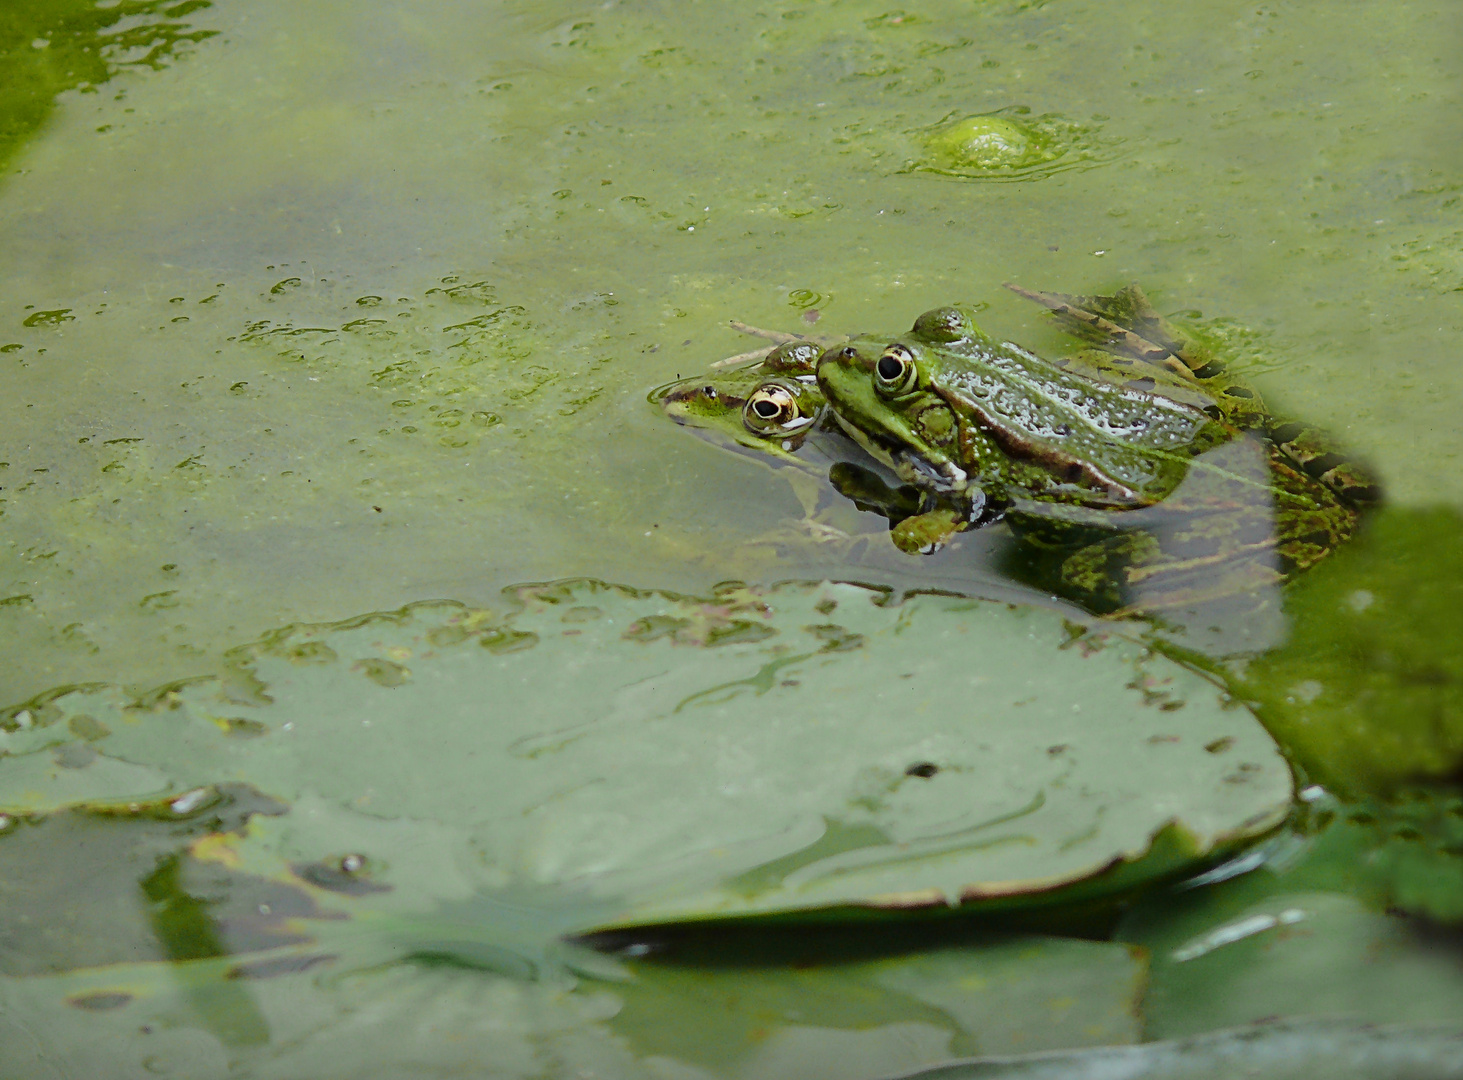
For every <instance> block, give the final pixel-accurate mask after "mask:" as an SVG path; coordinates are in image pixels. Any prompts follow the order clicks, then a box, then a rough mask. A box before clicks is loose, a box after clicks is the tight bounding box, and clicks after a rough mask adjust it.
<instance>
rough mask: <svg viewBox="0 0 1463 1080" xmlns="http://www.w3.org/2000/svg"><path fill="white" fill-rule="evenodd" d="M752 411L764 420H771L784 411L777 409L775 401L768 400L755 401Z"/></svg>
mask: <svg viewBox="0 0 1463 1080" xmlns="http://www.w3.org/2000/svg"><path fill="white" fill-rule="evenodd" d="M752 411H753V412H755V413H756V414H757V415H758V416H760V417H761V418H762V419H763V420H771V419H772V418H773V417H774V416H776V415H777V414H778V413H779V412H781V411H782V410H781V409H779V408H778V407H777V403H776V402H775V401H769V400H768V399H767V398H763V399H762V400H761V401H754V402H753V403H752Z"/></svg>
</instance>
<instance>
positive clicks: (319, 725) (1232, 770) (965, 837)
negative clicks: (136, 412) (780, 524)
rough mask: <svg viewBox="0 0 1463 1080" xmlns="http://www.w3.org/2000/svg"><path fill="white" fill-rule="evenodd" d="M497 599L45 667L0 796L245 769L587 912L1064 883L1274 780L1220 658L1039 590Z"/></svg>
mask: <svg viewBox="0 0 1463 1080" xmlns="http://www.w3.org/2000/svg"><path fill="white" fill-rule="evenodd" d="M509 600H510V606H511V608H512V610H511V611H510V613H508V614H506V615H502V616H498V615H494V614H492V613H489V612H486V611H481V610H472V609H468V608H465V607H462V606H460V605H457V604H451V603H446V602H441V603H431V604H420V605H415V606H412V607H409V608H405V609H402V610H401V611H398V612H393V613H386V614H378V615H371V616H365V617H362V618H359V619H355V620H350V621H348V622H344V623H338V624H332V625H324V626H301V627H296V628H291V629H289V630H287V631H284V632H281V633H279V634H276V635H272V636H271V637H269V638H268V639H266V640H264V641H262V642H260V643H258V644H256V645H253V646H250V647H248V648H247V649H243V650H239V651H238V652H237V653H236V654H235V656H234V667H233V670H232V672H231V674H229V675H227V676H224V677H221V678H217V679H208V680H202V681H199V682H195V683H191V684H187V685H179V686H174V687H170V688H162V689H160V690H159V691H156V692H154V693H152V694H150V695H144V696H143V697H140V698H139V697H135V696H130V695H127V694H124V693H122V692H121V691H120V690H118V689H115V688H92V689H79V690H74V691H70V692H64V693H59V694H55V695H46V696H43V697H42V698H39V699H37V700H36V701H34V702H32V703H31V704H30V705H29V706H25V707H21V708H18V709H12V710H10V711H9V712H8V713H7V714H5V715H4V716H0V726H3V728H4V730H5V733H4V734H3V735H0V740H3V741H0V748H3V749H5V750H6V751H8V753H7V754H6V756H4V757H0V807H6V808H8V809H10V810H12V811H44V810H47V809H51V808H54V807H56V806H58V805H64V804H66V803H67V802H70V801H74V800H75V799H76V798H77V797H78V796H77V793H78V791H79V790H81V789H84V788H85V787H86V786H87V784H88V783H89V782H90V783H92V784H93V785H94V787H95V790H91V791H86V792H85V797H88V798H129V797H130V798H136V797H140V796H143V795H153V794H157V793H159V789H166V790H170V791H188V790H191V789H193V788H196V787H199V786H202V785H206V784H210V783H216V782H221V781H228V782H246V783H249V784H252V785H253V786H254V787H255V788H257V789H258V790H260V791H263V792H267V793H268V794H269V795H271V796H273V797H276V798H280V799H284V800H286V801H287V802H290V803H298V802H300V801H301V800H307V799H311V798H318V799H320V800H322V802H323V804H325V805H335V806H339V807H342V808H343V809H346V810H349V811H350V812H352V813H354V814H358V815H366V816H369V817H370V818H373V819H381V818H400V819H411V820H415V821H421V822H430V821H438V822H445V823H448V824H450V825H451V826H452V828H453V829H454V830H455V831H456V835H457V836H458V837H459V841H460V846H459V848H458V851H457V860H458V863H459V864H460V867H461V868H462V871H461V872H462V874H463V875H465V876H466V877H467V879H468V880H469V881H470V883H471V887H472V889H474V890H477V891H480V892H489V893H491V892H494V891H496V890H510V891H511V890H523V891H525V895H531V896H535V897H538V898H539V900H536V901H534V903H539V902H544V895H545V894H546V892H547V893H553V894H554V895H559V896H561V897H569V896H572V897H576V898H577V900H576V901H575V904H576V906H577V907H578V909H579V910H580V912H581V917H582V918H583V920H584V921H583V922H582V924H581V925H579V926H578V927H577V929H583V930H587V929H592V928H595V927H606V926H626V925H636V924H646V923H659V922H673V921H680V920H696V919H706V918H718V917H746V916H762V917H786V916H789V915H795V914H801V915H817V916H820V917H846V916H848V915H850V914H853V913H855V912H864V913H876V912H890V911H893V912H909V911H927V910H928V911H947V910H950V909H951V908H953V907H956V906H963V907H966V908H970V909H980V910H1001V909H1010V908H1013V907H1025V906H1030V905H1032V904H1050V903H1059V902H1064V901H1070V900H1074V899H1078V898H1081V897H1085V896H1092V895H1100V894H1104V893H1112V892H1114V891H1118V890H1126V889H1130V888H1132V887H1133V886H1135V885H1137V884H1141V883H1142V882H1143V881H1145V880H1148V879H1151V878H1153V877H1156V876H1162V875H1168V874H1172V873H1174V872H1175V871H1178V870H1180V869H1182V868H1184V867H1188V866H1192V865H1193V864H1195V863H1196V862H1201V861H1204V860H1209V859H1213V858H1214V857H1216V856H1217V855H1219V854H1221V853H1223V852H1224V851H1226V850H1227V849H1229V848H1231V847H1233V846H1235V845H1238V844H1241V843H1243V842H1245V841H1247V840H1249V839H1251V838H1253V837H1255V836H1257V835H1259V834H1261V833H1263V832H1265V831H1267V830H1269V829H1271V828H1273V827H1274V826H1275V825H1276V824H1277V823H1278V822H1279V821H1280V820H1281V819H1282V818H1283V817H1284V815H1285V813H1286V810H1287V807H1288V800H1289V797H1290V790H1291V782H1290V774H1289V770H1288V767H1287V766H1286V764H1285V762H1284V761H1283V759H1282V758H1281V756H1280V755H1279V753H1278V751H1277V750H1276V748H1275V746H1274V744H1273V743H1272V742H1271V741H1270V739H1269V738H1268V736H1266V735H1265V733H1264V731H1263V729H1262V728H1261V727H1260V726H1259V725H1258V724H1257V723H1256V722H1255V720H1254V719H1253V717H1251V716H1250V715H1249V714H1248V713H1247V712H1245V711H1244V710H1242V709H1238V708H1235V707H1232V706H1231V705H1229V704H1228V703H1227V702H1226V700H1225V699H1224V696H1223V695H1222V693H1221V692H1220V691H1219V690H1218V689H1217V688H1216V687H1215V686H1214V685H1213V684H1211V683H1210V682H1209V681H1207V680H1206V679H1204V678H1203V677H1201V676H1200V675H1198V674H1195V673H1193V672H1191V671H1189V670H1187V669H1185V668H1183V667H1180V666H1178V665H1176V664H1174V663H1173V662H1171V661H1169V660H1167V659H1165V658H1163V657H1162V656H1160V655H1158V654H1156V653H1154V652H1152V651H1151V650H1149V649H1147V648H1146V647H1144V646H1143V645H1141V644H1139V643H1135V642H1133V641H1130V640H1127V639H1125V638H1123V637H1121V636H1118V635H1116V634H1108V633H1097V632H1083V631H1082V630H1081V629H1080V628H1075V627H1073V626H1072V625H1071V624H1069V623H1066V622H1064V621H1063V620H1062V619H1061V618H1060V617H1059V616H1057V615H1055V614H1053V613H1051V612H1048V611H1042V610H1036V609H1028V608H1020V607H1012V606H1008V605H1003V604H996V603H989V602H979V601H969V600H963V599H958V598H953V597H945V596H915V597H911V598H909V599H907V600H905V601H904V602H902V603H897V604H896V603H890V602H888V597H887V595H886V594H884V593H882V592H878V591H874V590H869V589H865V588H861V587H858V586H853V585H839V584H828V583H824V584H816V585H783V586H779V587H776V588H771V589H754V588H745V587H740V586H728V587H725V588H723V589H721V590H719V591H718V592H717V593H716V595H714V596H712V597H708V598H701V599H697V598H687V597H679V596H673V595H669V594H662V593H653V592H640V591H635V590H631V589H626V588H619V587H613V586H606V585H603V584H600V583H596V582H589V581H576V582H566V583H559V584H552V585H544V586H525V587H521V588H518V589H515V590H511V591H510V595H509ZM82 716H84V717H86V718H87V719H86V722H85V723H83V722H81V721H79V720H78V719H77V718H78V717H82ZM77 730H81V731H83V732H84V733H85V734H87V735H89V736H91V737H89V738H85V739H81V740H80V741H82V742H84V743H85V745H86V747H87V748H88V749H87V754H90V755H92V756H90V757H88V758H87V761H86V763H85V764H82V765H81V766H80V767H68V766H67V765H66V764H65V763H64V762H62V761H61V759H60V757H59V756H58V755H64V754H65V753H66V748H67V747H71V746H74V745H75V744H77V742H78V736H77V735H76V731H77ZM82 756H86V755H82ZM139 785H142V789H139ZM299 854H300V856H301V857H302V858H305V859H306V861H308V860H309V859H311V858H320V857H323V856H324V855H327V854H331V852H328V851H317V852H315V853H313V854H311V853H309V852H300V853H299ZM334 854H337V855H338V854H339V852H335V853H334ZM363 854H364V855H366V856H369V854H370V852H369V851H366V852H364V853H363ZM0 855H3V842H0ZM385 875H386V876H385V878H384V879H383V880H385V881H386V882H387V883H388V884H390V883H392V875H391V873H390V871H389V870H387V871H385ZM458 895H460V894H458ZM571 921H572V920H571ZM575 928H576V927H574V926H572V925H561V926H559V927H558V928H557V932H559V933H564V932H568V931H569V930H571V929H575Z"/></svg>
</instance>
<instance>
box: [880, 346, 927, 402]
mask: <svg viewBox="0 0 1463 1080" xmlns="http://www.w3.org/2000/svg"><path fill="white" fill-rule="evenodd" d="M918 379H919V372H918V371H917V370H916V368H915V366H914V353H912V352H910V351H909V350H908V349H906V348H905V347H904V346H903V345H890V346H889V347H888V348H887V349H885V350H884V355H883V356H881V357H879V362H878V363H877V364H875V365H874V389H875V390H877V391H879V393H881V394H883V395H884V396H885V397H898V396H899V395H900V394H907V393H909V391H911V390H913V389H914V384H915V382H916V381H917V380H918Z"/></svg>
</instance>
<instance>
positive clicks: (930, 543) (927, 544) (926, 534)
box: [889, 507, 966, 555]
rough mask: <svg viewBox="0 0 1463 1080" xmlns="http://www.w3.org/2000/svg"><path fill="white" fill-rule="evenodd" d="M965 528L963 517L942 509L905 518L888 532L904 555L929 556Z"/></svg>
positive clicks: (952, 510)
mask: <svg viewBox="0 0 1463 1080" xmlns="http://www.w3.org/2000/svg"><path fill="white" fill-rule="evenodd" d="M965 527H966V519H965V516H964V515H962V514H961V513H960V512H959V511H957V510H954V509H951V508H949V507H943V508H941V509H938V510H930V511H928V512H927V513H923V514H915V515H913V516H912V517H907V518H905V519H904V520H903V521H901V522H899V524H897V525H895V526H894V527H893V528H892V529H890V530H889V539H890V540H892V541H894V546H895V547H897V548H898V549H899V550H900V551H902V552H904V553H905V554H906V555H931V554H933V553H934V552H936V551H939V550H940V549H941V548H942V547H944V546H945V545H946V544H947V543H949V541H950V538H951V537H952V536H954V535H955V534H956V533H958V532H960V531H961V530H962V529H964V528H965Z"/></svg>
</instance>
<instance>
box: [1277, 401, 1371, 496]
mask: <svg viewBox="0 0 1463 1080" xmlns="http://www.w3.org/2000/svg"><path fill="white" fill-rule="evenodd" d="M1265 435H1266V437H1267V438H1269V439H1270V441H1271V442H1273V443H1274V444H1275V446H1276V448H1277V449H1279V450H1280V452H1281V453H1283V454H1284V455H1285V456H1286V457H1288V458H1289V459H1290V460H1291V461H1293V462H1295V464H1296V465H1297V466H1298V467H1299V468H1300V470H1301V471H1302V472H1303V473H1305V474H1306V475H1307V476H1309V477H1310V478H1311V479H1312V480H1315V481H1316V482H1317V483H1320V484H1323V485H1325V486H1326V487H1327V488H1329V489H1330V490H1331V491H1332V492H1334V493H1335V494H1336V495H1338V496H1340V497H1341V498H1342V499H1344V500H1345V501H1346V502H1348V503H1350V504H1351V505H1352V506H1355V507H1358V508H1360V509H1366V508H1367V507H1371V506H1376V505H1377V504H1379V503H1380V502H1381V501H1382V488H1381V484H1380V483H1379V482H1378V480H1377V477H1376V475H1375V474H1374V473H1372V472H1371V470H1369V469H1368V468H1367V467H1366V466H1365V465H1362V464H1361V463H1360V462H1357V461H1352V460H1351V459H1349V458H1347V457H1346V456H1345V455H1343V454H1342V453H1340V452H1339V451H1338V450H1337V449H1336V448H1335V446H1334V444H1332V443H1331V441H1330V439H1329V438H1328V437H1327V436H1326V434H1325V433H1324V432H1321V431H1319V430H1317V429H1316V428H1313V427H1310V426H1308V425H1306V424H1302V423H1298V422H1296V421H1291V420H1282V419H1279V418H1277V417H1270V418H1269V419H1268V421H1267V423H1266V426H1265Z"/></svg>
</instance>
